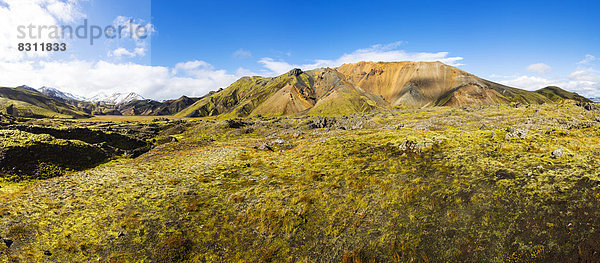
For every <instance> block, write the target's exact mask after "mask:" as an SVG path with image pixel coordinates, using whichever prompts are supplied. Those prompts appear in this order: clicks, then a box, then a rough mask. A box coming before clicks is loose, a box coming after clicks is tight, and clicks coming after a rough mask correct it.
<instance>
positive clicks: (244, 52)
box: [232, 49, 252, 58]
mask: <svg viewBox="0 0 600 263" xmlns="http://www.w3.org/2000/svg"><path fill="white" fill-rule="evenodd" d="M232 56H233V57H234V58H251V57H252V52H250V51H248V50H244V49H238V50H236V51H235V52H233V54H232Z"/></svg>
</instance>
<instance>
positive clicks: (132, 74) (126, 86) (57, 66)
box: [0, 60, 251, 99]
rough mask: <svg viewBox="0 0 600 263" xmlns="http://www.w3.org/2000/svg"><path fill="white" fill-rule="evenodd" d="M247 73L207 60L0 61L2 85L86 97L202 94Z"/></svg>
mask: <svg viewBox="0 0 600 263" xmlns="http://www.w3.org/2000/svg"><path fill="white" fill-rule="evenodd" d="M248 73H251V72H250V71H248V70H246V69H243V68H240V69H238V70H237V71H236V73H234V74H231V73H228V72H226V71H225V70H217V69H214V67H213V66H212V65H210V64H208V63H206V62H204V61H190V62H185V63H179V64H177V65H176V66H175V67H174V68H172V69H170V68H168V67H158V66H145V65H139V64H134V63H109V62H106V61H99V62H90V61H79V60H75V61H68V62H46V61H40V62H32V61H26V62H0V82H1V83H0V86H9V87H10V86H12V87H14V86H19V85H23V84H26V85H29V86H32V87H36V88H39V87H41V86H49V87H55V88H58V89H60V90H62V91H65V92H69V93H73V94H76V95H81V96H85V97H92V96H94V95H96V94H98V93H100V92H103V93H106V94H112V93H116V92H136V93H139V94H140V95H142V96H144V97H147V98H152V99H172V98H178V97H180V96H182V95H188V96H202V95H204V94H206V93H208V92H209V91H211V90H216V89H218V88H225V87H227V86H228V85H230V84H231V83H232V82H234V81H236V80H237V79H239V78H240V77H242V76H244V75H246V74H248Z"/></svg>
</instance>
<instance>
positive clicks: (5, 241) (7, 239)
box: [2, 238, 13, 248]
mask: <svg viewBox="0 0 600 263" xmlns="http://www.w3.org/2000/svg"><path fill="white" fill-rule="evenodd" d="M2 241H4V244H5V245H6V247H7V248H10V246H12V244H13V241H12V239H9V238H3V239H2Z"/></svg>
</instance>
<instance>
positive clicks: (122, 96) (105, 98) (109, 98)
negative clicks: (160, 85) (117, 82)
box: [89, 92, 146, 105]
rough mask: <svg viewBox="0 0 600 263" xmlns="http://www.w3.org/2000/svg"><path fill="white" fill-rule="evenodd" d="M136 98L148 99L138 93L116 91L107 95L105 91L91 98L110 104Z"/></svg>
mask: <svg viewBox="0 0 600 263" xmlns="http://www.w3.org/2000/svg"><path fill="white" fill-rule="evenodd" d="M136 100H146V98H144V97H142V95H139V94H137V93H133V92H131V93H115V94H112V95H106V94H105V93H99V94H98V95H96V96H94V97H92V98H90V99H89V101H91V102H103V103H106V104H110V105H119V104H124V103H128V102H132V101H136Z"/></svg>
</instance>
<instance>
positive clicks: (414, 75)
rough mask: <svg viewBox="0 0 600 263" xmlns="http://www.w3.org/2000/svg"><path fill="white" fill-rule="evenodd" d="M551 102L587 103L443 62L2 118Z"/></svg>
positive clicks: (6, 95) (1, 94)
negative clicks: (498, 80) (504, 82)
mask: <svg viewBox="0 0 600 263" xmlns="http://www.w3.org/2000/svg"><path fill="white" fill-rule="evenodd" d="M555 102H558V103H561V102H583V103H591V102H592V101H591V100H589V99H587V98H585V97H583V96H581V95H579V94H577V93H573V92H568V91H565V90H563V89H561V88H559V87H553V86H550V87H546V88H543V89H540V90H537V91H527V90H522V89H517V88H513V87H509V86H505V85H502V84H498V83H495V82H492V81H489V80H485V79H481V78H479V77H477V76H475V75H473V74H470V73H467V72H464V71H462V70H460V69H457V68H455V67H451V66H448V65H445V64H443V63H441V62H391V63H385V62H379V63H373V62H359V63H353V64H345V65H342V66H340V67H338V68H320V69H313V70H308V71H302V70H301V69H293V70H291V71H290V72H288V73H286V74H283V75H281V76H277V77H259V76H255V77H243V78H241V79H239V80H238V81H236V82H234V83H233V84H231V85H230V86H229V87H228V88H226V89H220V90H218V91H212V92H210V93H209V94H207V95H205V96H203V97H200V98H190V97H186V96H182V97H181V98H179V99H174V100H168V101H163V102H159V101H155V100H150V99H146V98H144V97H142V96H141V95H139V94H136V93H115V94H113V95H105V94H99V95H97V96H94V97H92V98H90V99H86V98H83V97H80V96H75V95H73V94H70V93H66V92H62V91H60V90H59V89H56V88H51V87H42V88H40V89H39V90H36V89H33V88H31V87H29V86H20V87H17V88H0V110H1V109H5V110H4V111H5V112H9V111H10V112H12V113H13V115H23V116H31V117H36V116H37V117H75V118H81V117H89V116H93V115H129V116H135V115H144V116H164V115H175V116H177V117H204V116H217V115H222V116H223V117H246V116H257V115H262V116H282V115H305V114H306V115H345V114H353V113H360V112H368V111H373V110H385V109H390V108H393V107H406V108H423V107H434V106H477V105H494V104H507V103H523V104H542V103H555ZM9 115H10V114H9Z"/></svg>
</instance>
